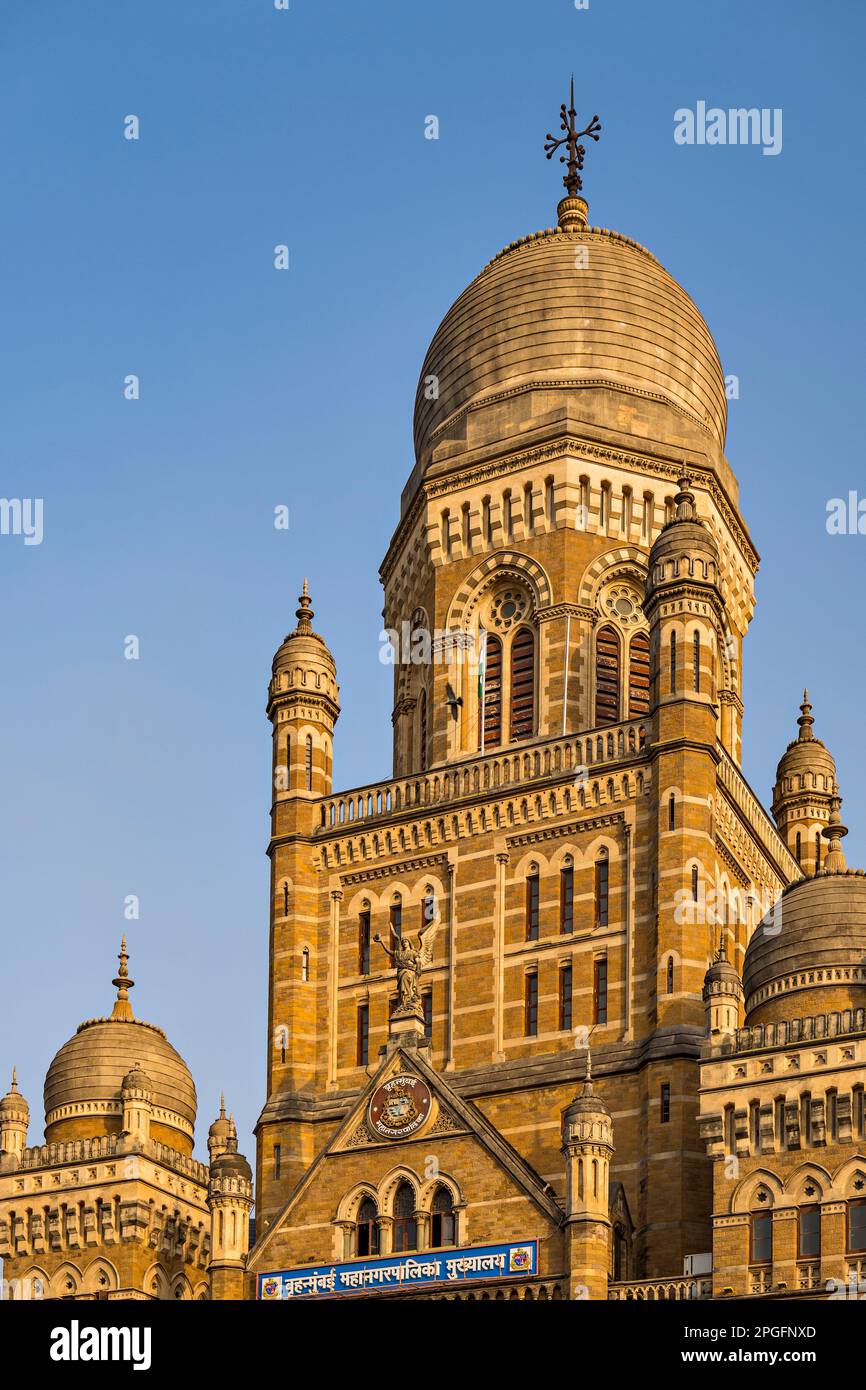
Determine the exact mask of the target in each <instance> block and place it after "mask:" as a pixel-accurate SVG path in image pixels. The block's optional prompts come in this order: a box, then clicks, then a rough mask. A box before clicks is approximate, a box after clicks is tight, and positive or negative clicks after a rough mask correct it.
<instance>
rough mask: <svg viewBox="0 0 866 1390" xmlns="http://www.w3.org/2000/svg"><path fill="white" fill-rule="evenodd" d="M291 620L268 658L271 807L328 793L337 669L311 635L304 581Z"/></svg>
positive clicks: (317, 638) (317, 636)
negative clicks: (270, 668) (271, 658)
mask: <svg viewBox="0 0 866 1390" xmlns="http://www.w3.org/2000/svg"><path fill="white" fill-rule="evenodd" d="M295 616H296V618H297V620H298V623H297V626H296V627H295V628H294V629H293V631H292V632H289V633H287V635H286V636H285V637H284V638H283V641H282V643H281V644H280V646H279V648H278V650H277V652H276V655H275V656H274V661H273V674H272V677H271V683H270V687H269V691H268V707H267V713H268V718H269V719H270V721H271V723H272V725H273V731H274V734H273V737H274V801H275V802H279V801H282V800H285V799H286V798H287V797H289V796H310V797H318V796H326V795H327V794H328V793H329V792H330V790H331V770H332V745H333V737H334V726H335V724H336V722H337V720H338V719H339V717H340V688H339V686H338V684H337V667H336V663H335V661H334V658H333V656H332V655H331V652H330V650H329V648H328V644H327V643H326V641H325V639H324V637H322V636H321V635H320V634H319V633H318V632H314V631H313V617H314V613H313V608H312V600H311V599H310V591H309V586H308V584H307V581H306V579H305V580H304V587H303V590H302V592H301V595H300V597H299V599H298V608H297V610H296V613H295Z"/></svg>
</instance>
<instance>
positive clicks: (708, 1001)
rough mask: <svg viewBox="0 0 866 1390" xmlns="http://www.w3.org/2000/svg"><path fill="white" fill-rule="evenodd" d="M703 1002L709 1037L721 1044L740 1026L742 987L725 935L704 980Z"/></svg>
mask: <svg viewBox="0 0 866 1390" xmlns="http://www.w3.org/2000/svg"><path fill="white" fill-rule="evenodd" d="M703 1000H704V1006H705V1008H706V1015H707V1037H708V1038H709V1039H710V1041H711V1042H714V1043H715V1042H720V1041H721V1040H722V1039H723V1038H725V1037H732V1036H733V1034H734V1033H735V1032H736V1030H737V1028H738V1027H739V1026H740V1006H741V1005H742V1002H743V986H742V982H741V980H740V977H739V975H738V974H737V972H736V970H735V968H734V966H733V965H732V964H731V962H730V961H729V960H728V953H727V949H726V946H725V933H724V931H723V932H722V933H721V936H720V938H719V948H718V950H717V951H716V954H715V956H714V957H713V963H712V965H711V966H710V968H709V969H708V971H707V973H706V975H705V976H704V988H703Z"/></svg>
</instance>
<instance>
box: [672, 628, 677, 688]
mask: <svg viewBox="0 0 866 1390" xmlns="http://www.w3.org/2000/svg"><path fill="white" fill-rule="evenodd" d="M676 688H677V634H676V633H675V632H672V633H671V694H673V692H674V691H675V690H676Z"/></svg>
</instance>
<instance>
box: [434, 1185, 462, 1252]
mask: <svg viewBox="0 0 866 1390" xmlns="http://www.w3.org/2000/svg"><path fill="white" fill-rule="evenodd" d="M456 1244H457V1214H456V1212H455V1211H454V1200H453V1198H452V1196H451V1193H450V1192H449V1191H448V1188H447V1187H437V1189H436V1191H435V1193H434V1194H433V1208H432V1216H431V1219H430V1247H431V1249H433V1250H439V1249H441V1248H442V1246H443V1245H456Z"/></svg>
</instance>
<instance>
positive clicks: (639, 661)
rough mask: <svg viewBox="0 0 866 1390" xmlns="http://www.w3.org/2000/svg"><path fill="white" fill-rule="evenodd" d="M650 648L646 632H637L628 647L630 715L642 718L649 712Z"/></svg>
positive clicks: (632, 717)
mask: <svg viewBox="0 0 866 1390" xmlns="http://www.w3.org/2000/svg"><path fill="white" fill-rule="evenodd" d="M649 706H650V648H649V637H648V635H647V633H645V632H636V633H635V635H634V637H633V638H632V639H631V645H630V647H629V649H628V717H629V719H640V718H641V717H642V716H643V715H645V714H649Z"/></svg>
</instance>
